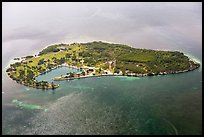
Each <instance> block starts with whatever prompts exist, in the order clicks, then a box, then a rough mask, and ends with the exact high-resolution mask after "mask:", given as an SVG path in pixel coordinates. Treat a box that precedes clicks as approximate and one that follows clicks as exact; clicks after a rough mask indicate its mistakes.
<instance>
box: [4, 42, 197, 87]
mask: <svg viewBox="0 0 204 137" xmlns="http://www.w3.org/2000/svg"><path fill="white" fill-rule="evenodd" d="M14 60H15V61H16V62H15V63H13V64H10V66H9V67H8V68H7V69H6V72H7V74H8V75H9V77H10V78H11V79H13V80H15V81H16V82H17V83H20V84H23V85H26V86H30V87H33V88H39V89H55V88H57V87H59V85H58V84H55V83H54V82H52V83H49V82H47V81H37V80H36V77H37V76H39V75H42V74H45V73H47V72H49V71H51V70H52V69H56V68H57V67H60V66H68V67H73V68H76V69H79V70H80V72H78V73H72V72H69V73H67V74H66V75H64V76H60V77H57V78H53V80H55V81H57V80H72V79H80V78H90V77H99V76H133V77H140V76H154V75H166V74H176V73H182V72H187V71H191V70H194V69H196V68H198V67H199V66H200V64H199V63H197V62H195V61H193V60H192V59H190V58H189V57H188V56H186V55H184V53H182V52H179V51H161V50H151V49H140V48H133V47H130V46H128V45H124V44H114V43H107V42H102V41H94V42H88V43H72V44H63V43H60V44H54V45H51V46H48V47H46V48H44V49H43V50H42V51H40V52H39V54H38V55H34V56H32V55H29V56H26V57H21V59H20V58H15V59H14Z"/></svg>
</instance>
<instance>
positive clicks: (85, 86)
mask: <svg viewBox="0 0 204 137" xmlns="http://www.w3.org/2000/svg"><path fill="white" fill-rule="evenodd" d="M70 71H75V72H77V70H75V69H71V68H66V67H61V68H58V69H55V70H53V71H51V72H49V73H47V74H45V75H41V76H39V77H38V78H37V79H38V80H41V79H44V80H48V81H51V79H52V78H53V77H56V76H60V75H63V74H66V73H67V72H70ZM57 83H58V84H59V85H60V87H59V88H57V89H56V90H44V91H43V90H37V89H33V88H30V87H25V86H20V87H19V89H17V93H19V94H21V96H19V95H18V96H16V97H13V99H16V98H18V100H19V101H21V102H22V103H25V104H26V103H27V104H29V105H37V106H41V107H43V108H46V111H43V110H40V109H36V110H35V109H29V107H27V108H19V107H16V106H15V104H12V105H10V106H9V107H10V109H11V110H9V109H8V108H7V113H8V111H11V112H12V114H15V115H17V117H15V116H13V115H12V116H11V114H10V115H7V116H5V115H4V113H3V117H4V118H5V119H4V120H3V123H4V122H6V123H7V126H6V127H5V126H3V134H169V135H175V134H201V133H202V97H201V95H202V79H201V72H200V71H199V69H197V70H195V71H192V72H188V73H182V74H175V75H165V76H153V77H126V76H124V77H123V76H114V77H111V76H107V77H94V78H87V79H78V80H71V81H59V82H57ZM22 95H23V96H22ZM14 110H15V111H14ZM25 112H26V113H25ZM9 116H11V117H13V119H12V118H11V117H9ZM20 120H21V121H20ZM9 122H11V123H12V122H14V123H12V124H11V123H10V124H9V125H10V127H9V126H8V123H9ZM3 125H5V123H4V124H3ZM8 127H9V128H8Z"/></svg>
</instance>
